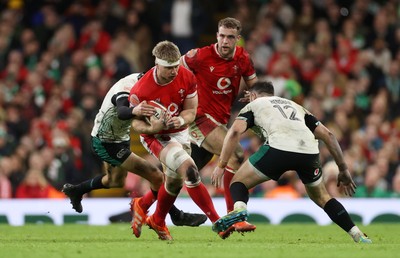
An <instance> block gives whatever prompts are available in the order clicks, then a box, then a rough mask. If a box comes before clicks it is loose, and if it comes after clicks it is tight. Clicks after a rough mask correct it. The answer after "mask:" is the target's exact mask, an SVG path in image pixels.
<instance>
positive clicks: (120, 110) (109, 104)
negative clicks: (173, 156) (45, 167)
mask: <svg viewBox="0 0 400 258" xmlns="http://www.w3.org/2000/svg"><path fill="white" fill-rule="evenodd" d="M140 76H141V75H140V74H138V73H136V74H131V75H128V76H126V77H124V78H122V79H120V80H119V81H118V82H117V83H115V84H114V85H113V86H112V87H111V88H110V90H109V91H108V92H107V94H106V96H105V98H104V100H103V103H102V105H101V107H100V110H99V112H98V114H97V115H96V118H95V120H94V126H93V129H92V132H91V136H92V147H93V150H94V153H95V154H96V155H97V156H98V157H100V158H101V159H102V160H103V161H104V167H105V170H106V171H105V172H106V174H105V175H98V176H96V177H94V178H93V179H90V180H87V181H85V182H82V183H80V184H78V185H71V184H65V185H64V186H63V189H62V191H63V192H64V193H65V194H66V195H67V196H68V197H69V198H70V200H71V204H72V208H73V209H75V210H76V211H77V212H79V213H81V212H82V210H83V208H82V203H81V201H82V196H83V195H84V194H85V193H88V192H90V191H92V190H94V189H108V188H117V187H123V186H124V183H125V178H126V175H127V172H128V171H129V172H132V173H134V174H137V175H139V176H141V177H143V178H145V179H147V180H148V181H149V182H150V188H151V191H150V194H147V195H148V196H151V199H152V200H151V201H152V202H154V201H155V200H156V199H157V193H158V189H159V188H160V186H161V184H162V183H163V181H164V175H163V173H162V172H161V171H160V170H159V169H158V168H157V167H155V166H154V165H153V164H151V163H149V162H148V161H146V160H145V159H143V158H141V157H139V156H137V155H136V154H134V153H132V152H131V151H130V128H131V122H132V119H133V118H134V117H141V116H151V115H153V114H154V112H155V110H154V107H152V106H150V105H148V104H146V102H142V103H140V104H138V105H137V106H135V107H129V101H128V96H129V91H130V89H131V88H132V86H133V85H134V84H135V83H136V82H137V81H138V78H139V77H140ZM170 215H171V220H172V222H173V223H174V224H176V225H186V226H198V225H200V224H202V223H204V222H205V221H206V220H207V217H206V216H205V215H203V214H188V213H184V212H182V211H180V210H178V209H177V208H176V207H175V206H173V207H171V210H170ZM134 234H135V235H136V237H139V236H140V229H139V231H137V230H135V229H134Z"/></svg>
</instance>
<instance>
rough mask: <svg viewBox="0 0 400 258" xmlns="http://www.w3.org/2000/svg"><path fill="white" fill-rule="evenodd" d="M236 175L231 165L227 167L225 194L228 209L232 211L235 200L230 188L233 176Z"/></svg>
mask: <svg viewBox="0 0 400 258" xmlns="http://www.w3.org/2000/svg"><path fill="white" fill-rule="evenodd" d="M234 175H235V173H234V172H233V169H232V168H230V167H226V168H225V173H224V196H225V203H226V210H227V211H228V213H229V212H231V211H232V210H233V200H232V195H231V192H230V190H229V187H230V184H231V181H232V177H233V176H234Z"/></svg>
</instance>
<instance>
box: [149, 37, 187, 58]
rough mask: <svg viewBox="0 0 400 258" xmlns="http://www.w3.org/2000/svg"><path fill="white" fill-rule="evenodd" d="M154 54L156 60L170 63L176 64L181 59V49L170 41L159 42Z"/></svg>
mask: <svg viewBox="0 0 400 258" xmlns="http://www.w3.org/2000/svg"><path fill="white" fill-rule="evenodd" d="M152 54H153V56H155V57H156V59H161V60H165V61H167V62H168V63H175V62H177V61H179V59H180V58H181V52H180V51H179V48H178V47H177V46H176V45H175V44H174V43H172V42H170V41H168V40H164V41H161V42H159V43H158V44H157V45H156V46H155V47H154V48H153V51H152Z"/></svg>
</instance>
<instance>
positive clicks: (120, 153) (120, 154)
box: [117, 149, 126, 159]
mask: <svg viewBox="0 0 400 258" xmlns="http://www.w3.org/2000/svg"><path fill="white" fill-rule="evenodd" d="M125 153H126V150H125V149H121V150H120V151H118V153H117V158H119V159H121V158H122V157H123V156H124V155H125Z"/></svg>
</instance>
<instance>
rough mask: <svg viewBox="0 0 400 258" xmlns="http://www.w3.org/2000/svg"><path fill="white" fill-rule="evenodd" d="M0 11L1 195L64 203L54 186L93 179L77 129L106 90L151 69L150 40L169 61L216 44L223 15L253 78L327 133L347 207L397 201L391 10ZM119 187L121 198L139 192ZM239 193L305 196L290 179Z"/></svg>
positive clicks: (396, 53) (250, 3)
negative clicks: (337, 155) (344, 167)
mask: <svg viewBox="0 0 400 258" xmlns="http://www.w3.org/2000/svg"><path fill="white" fill-rule="evenodd" d="M0 10H1V11H0V198H63V197H64V195H63V194H62V193H61V192H60V189H61V187H62V185H63V184H64V183H66V182H69V183H73V184H76V183H79V182H81V181H83V180H86V179H88V178H91V177H93V176H94V175H96V174H99V173H101V169H102V165H101V163H100V161H99V160H98V159H97V158H96V157H95V156H94V155H93V154H92V151H91V146H90V144H91V143H90V131H91V129H92V125H93V120H94V117H95V115H96V113H97V111H98V109H99V105H100V103H101V101H102V99H103V98H104V96H105V93H106V92H107V90H108V89H109V87H110V86H111V85H113V84H114V83H115V82H116V81H117V80H119V79H120V78H122V77H124V76H126V75H128V74H130V73H133V72H143V71H146V70H147V69H149V68H150V67H152V66H153V65H154V59H153V57H152V56H151V49H152V48H153V47H154V45H155V44H156V43H157V42H158V41H160V40H164V39H168V40H171V41H173V42H174V43H176V44H177V45H178V46H179V48H180V50H181V52H182V54H184V53H186V51H188V50H189V49H191V48H194V47H201V46H204V45H209V44H211V43H215V42H216V36H215V33H216V31H217V22H218V20H219V19H221V18H224V17H227V16H230V17H235V18H237V19H238V20H240V21H241V22H242V25H243V31H242V40H241V42H240V45H242V46H243V47H244V48H245V49H246V50H247V51H248V52H249V54H250V55H251V57H252V60H253V62H254V65H255V68H256V70H257V75H258V77H259V78H260V79H261V80H269V81H272V82H273V84H274V86H275V92H276V95H279V96H283V97H286V98H290V99H293V100H295V101H297V102H298V103H301V104H303V105H304V106H305V107H306V108H307V109H309V110H310V111H311V112H312V113H313V114H314V115H315V116H316V117H317V118H319V119H320V120H321V121H322V122H323V123H324V124H325V125H327V127H328V128H329V129H331V130H332V132H333V133H334V134H335V135H336V137H337V138H338V140H339V142H340V145H341V147H342V149H343V151H344V155H345V158H346V162H347V164H348V165H349V168H350V171H351V173H353V176H354V178H355V181H356V183H357V184H358V188H357V191H356V194H355V196H356V197H400V3H399V2H398V1H396V0H387V1H372V0H355V1H345V0H342V1H339V0H337V1H335V0H322V1H319V0H286V1H285V0H269V1H268V0H264V1H263V0H258V1H257V0H235V1H227V0H224V1H210V0H203V1H202V0H165V1H161V0H159V1H156V0H154V1H150V0H147V1H146V0H81V1H77V0H75V1H58V0H52V1H51V0H49V1H45V0H43V1H34V0H31V1H22V0H9V1H2V2H0ZM242 106H243V104H240V103H237V104H236V105H235V106H234V108H233V110H232V114H233V117H234V116H235V114H236V113H237V112H238V111H239V110H240V108H241V107H242ZM241 143H242V146H243V147H244V148H245V151H246V155H247V156H248V155H250V154H251V153H253V152H254V151H255V150H257V148H258V146H259V145H260V141H259V140H258V138H257V136H256V134H251V133H249V134H247V135H246V137H243V139H242V141H241ZM133 148H135V146H133ZM320 149H321V162H322V164H323V173H324V180H325V182H326V185H327V188H328V191H329V192H330V193H331V194H332V195H333V196H335V197H343V196H342V193H341V192H340V189H338V188H337V187H336V175H337V173H338V168H337V167H336V165H335V163H334V161H332V159H331V157H330V156H329V152H328V150H327V149H326V148H325V146H323V145H321V148H320ZM147 157H148V158H149V159H151V157H149V156H148V155H147ZM152 162H155V160H154V159H153V160H152ZM214 166H215V164H214V163H213V162H211V163H210V164H209V165H208V166H206V167H205V168H204V169H203V170H202V171H201V173H202V178H203V180H204V182H205V183H208V186H209V190H210V193H211V194H212V195H213V196H218V195H221V194H222V192H223V191H222V190H221V189H215V188H214V187H213V186H211V184H210V179H209V178H210V173H211V172H212V170H213V167H214ZM128 178H129V179H128V181H127V184H126V191H127V192H129V193H130V194H131V195H141V194H142V192H143V191H147V190H148V185H147V184H146V183H145V182H143V181H141V180H140V179H138V178H135V177H134V176H130V177H128ZM251 194H252V195H253V196H260V197H266V198H300V197H303V196H305V195H306V193H305V190H304V187H303V186H302V184H301V182H300V181H299V179H298V178H297V176H296V174H295V173H294V172H293V171H288V172H287V173H286V174H285V175H284V177H283V178H282V179H281V180H279V181H278V182H272V181H269V182H267V183H264V184H262V185H261V186H258V187H256V188H254V189H252V192H251Z"/></svg>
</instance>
